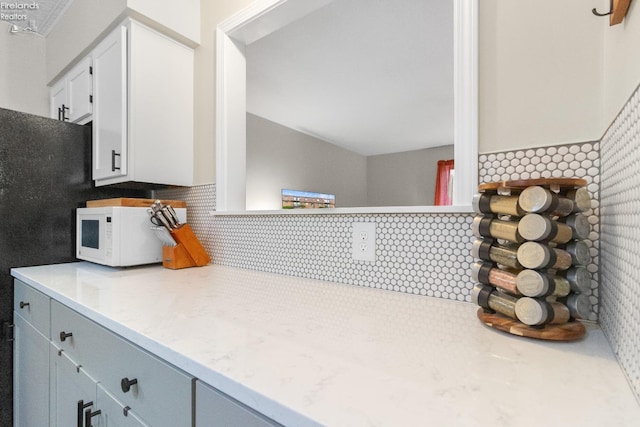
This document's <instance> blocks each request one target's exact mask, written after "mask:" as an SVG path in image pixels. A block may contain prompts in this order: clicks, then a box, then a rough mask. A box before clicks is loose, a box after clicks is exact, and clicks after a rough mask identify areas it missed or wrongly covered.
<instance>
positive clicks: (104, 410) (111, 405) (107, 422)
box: [91, 384, 147, 427]
mask: <svg viewBox="0 0 640 427" xmlns="http://www.w3.org/2000/svg"><path fill="white" fill-rule="evenodd" d="M97 392H98V399H97V405H98V406H97V407H98V408H99V409H100V414H99V418H97V419H94V420H92V422H91V425H95V426H100V427H147V424H145V423H144V421H142V420H141V419H140V417H139V416H138V415H137V414H136V413H135V412H134V411H133V410H131V409H130V408H129V407H128V406H126V405H125V404H123V403H122V402H120V401H119V400H118V399H116V398H115V396H113V395H112V394H111V393H109V392H108V391H107V390H106V389H105V388H104V387H103V386H102V384H98V390H97Z"/></svg>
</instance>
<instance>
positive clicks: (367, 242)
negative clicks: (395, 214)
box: [351, 222, 376, 262]
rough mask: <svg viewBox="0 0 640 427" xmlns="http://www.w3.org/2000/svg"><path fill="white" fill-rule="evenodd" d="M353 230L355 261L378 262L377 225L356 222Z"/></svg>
mask: <svg viewBox="0 0 640 427" xmlns="http://www.w3.org/2000/svg"><path fill="white" fill-rule="evenodd" d="M352 230H353V233H352V238H351V242H352V254H353V259H354V260H358V261H369V262H374V261H375V260H376V223H375V222H354V223H353V228H352Z"/></svg>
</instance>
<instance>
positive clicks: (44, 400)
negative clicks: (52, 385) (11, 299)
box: [13, 313, 49, 427]
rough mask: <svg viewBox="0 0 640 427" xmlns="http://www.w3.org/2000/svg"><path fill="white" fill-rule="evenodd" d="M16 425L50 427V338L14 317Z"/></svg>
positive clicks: (18, 316) (16, 316) (21, 319)
mask: <svg viewBox="0 0 640 427" xmlns="http://www.w3.org/2000/svg"><path fill="white" fill-rule="evenodd" d="M14 324H15V327H14V353H13V369H14V371H13V393H14V401H13V405H14V408H13V409H14V426H16V427H21V426H47V425H49V405H48V402H49V399H48V396H49V339H48V338H47V337H45V336H44V335H42V334H41V333H40V332H38V331H37V330H36V329H35V328H34V327H33V326H31V325H30V324H29V323H27V321H26V320H24V319H23V318H22V317H21V316H20V315H18V314H17V313H16V314H15V315H14Z"/></svg>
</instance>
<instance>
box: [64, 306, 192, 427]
mask: <svg viewBox="0 0 640 427" xmlns="http://www.w3.org/2000/svg"><path fill="white" fill-rule="evenodd" d="M51 328H52V329H51V330H52V332H51V333H52V340H53V341H54V342H55V343H56V345H58V346H59V347H60V348H62V349H63V350H64V351H66V352H68V353H69V355H71V356H72V357H73V358H74V359H75V360H76V361H77V362H78V363H79V364H81V365H82V366H83V367H84V368H85V369H86V370H87V372H89V373H90V374H91V375H92V376H93V377H94V378H96V380H97V381H98V383H100V384H101V385H102V386H103V387H104V388H105V389H106V390H108V391H109V392H110V393H111V394H113V396H114V397H115V398H116V399H118V400H119V401H121V402H122V403H124V404H125V405H127V406H129V407H130V408H131V409H132V410H134V412H135V413H136V414H138V415H139V416H140V417H141V418H142V419H143V420H144V421H145V422H146V423H147V424H149V425H158V426H160V425H171V426H182V425H184V426H188V425H191V420H192V410H191V402H192V395H193V391H192V378H191V377H190V376H188V375H187V374H185V373H184V372H182V371H180V370H178V369H177V368H175V367H173V366H171V365H169V364H168V363H166V362H164V361H162V360H161V359H158V358H157V357H155V356H153V355H151V354H150V353H147V352H146V351H144V350H142V349H141V348H139V347H137V346H135V345H133V344H131V343H130V342H128V341H127V340H125V339H124V338H122V337H120V336H118V335H116V334H114V333H112V332H110V331H108V330H107V329H105V328H103V327H101V326H99V325H97V324H96V323H94V322H92V321H91V320H89V319H87V318H85V317H84V316H82V315H80V314H78V313H76V312H75V311H73V310H71V309H69V308H67V307H66V306H64V305H62V304H60V303H58V302H57V301H52V302H51ZM61 332H64V333H65V334H69V333H71V334H72V335H71V336H68V337H65V339H64V341H62V337H61V336H60V333H61ZM125 379H128V380H129V382H133V383H134V384H131V385H130V387H129V389H128V390H127V391H124V390H123V388H122V384H121V383H122V382H123V380H125Z"/></svg>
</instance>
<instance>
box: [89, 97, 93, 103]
mask: <svg viewBox="0 0 640 427" xmlns="http://www.w3.org/2000/svg"><path fill="white" fill-rule="evenodd" d="M89 103H90V104H93V95H89Z"/></svg>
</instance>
